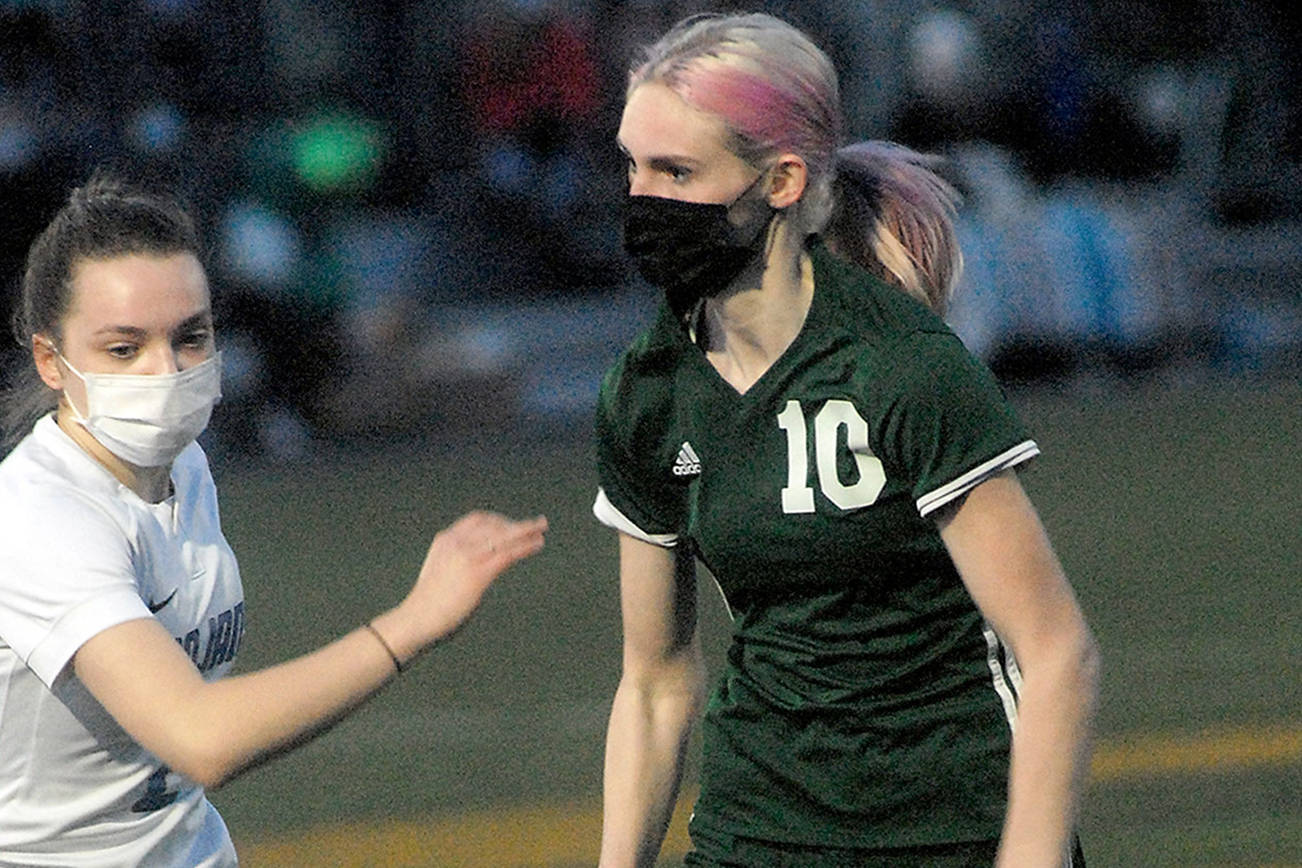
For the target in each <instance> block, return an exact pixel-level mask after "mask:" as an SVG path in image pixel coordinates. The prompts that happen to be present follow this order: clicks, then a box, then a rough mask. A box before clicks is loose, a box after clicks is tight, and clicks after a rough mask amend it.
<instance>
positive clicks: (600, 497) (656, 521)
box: [592, 366, 685, 546]
mask: <svg viewBox="0 0 1302 868" xmlns="http://www.w3.org/2000/svg"><path fill="white" fill-rule="evenodd" d="M653 398H654V394H653V393H652V390H651V389H649V388H648V389H645V390H638V389H636V388H634V387H633V385H632V384H631V383H630V381H629V380H628V379H627V378H625V377H623V376H622V368H621V367H619V366H617V367H616V368H615V369H613V370H612V371H611V373H610V374H608V375H607V377H606V379H605V381H604V383H603V384H602V390H601V395H600V398H599V400H598V402H597V415H596V442H597V477H598V480H599V484H600V486H601V487H600V489H599V491H598V493H597V498H596V501H595V503H594V504H593V507H592V511H593V514H594V515H595V516H596V517H597V519H598V520H599V521H600V522H601V523H602V524H605V525H607V526H608V527H612V528H614V529H615V530H618V531H620V532H622V533H626V534H628V535H630V536H633V537H636V538H638V539H641V540H643V541H645V542H649V543H652V544H654V545H659V546H673V545H675V544H676V543H677V541H678V534H679V533H680V531H681V529H682V527H683V524H684V520H685V519H684V512H685V510H684V506H683V486H682V485H681V484H680V483H675V482H673V481H672V477H670V476H669V470H668V468H669V467H670V466H671V461H670V460H666V459H665V458H664V456H663V455H662V453H663V452H664V449H665V441H664V436H663V434H662V431H661V429H662V427H663V423H664V421H665V415H666V410H664V409H657V408H656V407H655V406H654V403H655V402H654V400H649V399H653ZM670 459H672V456H670ZM661 477H664V479H662V478H661Z"/></svg>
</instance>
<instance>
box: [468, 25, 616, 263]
mask: <svg viewBox="0 0 1302 868" xmlns="http://www.w3.org/2000/svg"><path fill="white" fill-rule="evenodd" d="M463 32H464V36H463V45H462V59H461V62H460V65H459V74H460V81H461V85H462V91H463V93H464V95H465V100H466V111H467V113H468V116H469V119H470V123H471V134H472V135H473V137H474V140H475V150H476V156H475V160H476V165H477V170H478V173H479V178H480V180H481V182H482V183H483V184H484V186H485V190H486V192H487V193H488V195H489V197H490V198H489V204H490V208H492V209H495V210H496V211H497V214H496V215H493V214H489V215H486V216H489V218H490V219H493V218H494V216H496V218H497V219H499V220H500V221H501V222H500V223H498V224H496V225H497V226H498V227H499V228H500V229H501V230H502V231H503V232H504V233H509V235H504V236H503V237H509V238H510V239H512V241H514V240H515V239H518V238H520V237H523V236H527V237H531V238H532V239H533V241H534V243H533V245H531V246H530V247H529V248H526V249H523V250H522V248H521V246H520V245H518V244H514V243H512V245H511V249H512V250H513V251H515V252H517V253H522V252H529V253H533V254H534V255H536V256H537V257H538V259H537V261H536V269H537V273H538V277H539V279H540V280H541V281H542V282H544V283H548V284H551V285H553V286H558V287H559V286H566V285H574V284H584V283H588V284H591V283H596V282H605V279H607V274H608V272H606V271H605V269H606V268H608V267H609V266H608V263H606V262H605V261H604V260H607V259H609V258H611V251H610V250H609V248H608V242H609V241H610V240H612V239H610V238H609V235H608V233H605V232H598V231H595V230H594V227H595V226H597V225H600V224H601V221H600V220H599V219H597V218H596V217H594V215H592V214H591V213H590V208H589V203H590V201H591V197H590V193H589V191H588V184H589V181H590V179H591V177H592V176H593V175H594V174H596V173H597V172H598V171H599V168H598V167H599V165H601V162H600V160H599V159H598V158H597V157H595V156H594V153H593V148H594V146H600V147H605V143H604V142H603V141H602V140H601V138H600V133H599V132H598V131H599V130H600V129H601V127H600V124H599V121H600V120H601V119H602V114H601V110H602V107H603V104H604V103H603V99H604V97H603V96H602V86H603V82H602V81H601V79H600V75H599V74H600V70H601V67H600V65H599V62H598V58H599V51H598V47H597V45H596V43H595V41H594V40H595V29H594V25H593V23H592V22H591V21H590V20H589V17H588V11H587V9H586V7H585V6H584V5H583V4H580V3H573V2H564V0H493V2H491V3H484V4H469V5H468V6H467V7H466V18H465V21H464V31H463ZM594 271H595V272H596V273H594Z"/></svg>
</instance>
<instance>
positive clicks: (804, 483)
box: [778, 399, 886, 513]
mask: <svg viewBox="0 0 1302 868" xmlns="http://www.w3.org/2000/svg"><path fill="white" fill-rule="evenodd" d="M841 426H845V443H846V447H847V448H848V449H849V450H850V455H851V457H853V458H854V463H855V465H856V466H857V467H858V469H859V479H858V480H857V481H855V482H853V483H851V484H849V485H846V484H845V483H844V482H842V481H841V477H840V474H839V473H838V472H837V460H836V459H837V451H838V443H837V440H838V436H837V435H838V433H839V430H840V428H841ZM778 427H779V428H781V429H782V430H783V431H785V432H786V435H787V484H786V487H785V488H783V489H782V511H783V512H785V513H804V512H813V511H814V489H813V488H812V487H811V486H810V484H809V451H808V449H807V448H806V441H805V437H806V428H807V426H806V421H805V411H804V409H803V408H802V407H801V406H800V402H799V401H795V400H791V401H787V406H786V407H784V408H783V410H782V412H781V413H779V414H778ZM813 432H814V459H815V464H816V465H817V468H818V488H819V490H820V491H822V492H823V495H824V496H825V497H826V498H827V499H828V500H830V501H831V502H832V503H834V504H835V505H836V506H838V507H840V508H841V509H845V510H849V509H859V508H860V507H863V506H868V505H869V504H871V503H873V502H875V501H876V500H877V496H878V495H879V494H881V492H882V488H883V487H885V485H886V471H885V469H884V468H883V467H882V462H881V459H879V458H878V457H877V456H876V455H873V454H872V452H871V451H870V450H869V449H868V423H867V422H865V421H864V420H863V417H861V416H860V415H859V411H857V410H855V408H854V405H853V404H851V403H850V402H849V401H843V400H839V399H833V400H830V401H828V402H827V403H825V404H824V405H823V407H822V409H820V410H819V411H818V413H816V414H815V415H814V424H813Z"/></svg>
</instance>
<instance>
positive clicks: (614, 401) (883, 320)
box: [594, 246, 1038, 848]
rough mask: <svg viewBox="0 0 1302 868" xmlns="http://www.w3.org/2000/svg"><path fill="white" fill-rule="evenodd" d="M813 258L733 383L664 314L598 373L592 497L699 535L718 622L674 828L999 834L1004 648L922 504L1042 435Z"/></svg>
mask: <svg viewBox="0 0 1302 868" xmlns="http://www.w3.org/2000/svg"><path fill="white" fill-rule="evenodd" d="M811 256H812V257H813V263H814V281H815V284H814V285H815V290H814V296H813V302H812V305H811V307H810V310H809V313H808V315H807V317H806V320H805V323H804V326H803V327H802V330H801V332H800V333H799V335H798V336H797V337H796V339H795V341H794V342H793V343H792V344H791V346H790V347H788V349H787V350H786V352H785V353H784V354H783V355H782V356H781V357H780V358H779V359H778V360H777V361H776V362H775V363H774V364H773V366H772V367H771V368H770V369H769V370H768V371H767V372H766V373H765V374H764V376H762V377H761V378H760V379H759V380H758V381H757V382H756V383H755V384H754V385H753V386H752V387H751V388H750V389H749V390H748V391H747V392H746V393H745V394H744V395H743V394H739V393H738V392H737V391H736V390H735V389H733V388H732V387H731V386H729V385H728V384H727V383H726V382H725V381H724V380H723V379H722V378H721V377H720V376H719V375H718V373H717V372H716V371H715V370H714V368H713V367H712V366H711V365H710V364H709V362H708V361H707V360H706V358H705V356H704V354H703V353H702V352H701V351H700V349H699V348H698V347H697V346H695V345H694V344H693V343H692V341H691V339H690V337H689V336H688V334H687V331H686V330H685V329H684V328H683V327H682V326H681V325H680V324H679V323H678V322H676V321H675V320H674V319H673V317H672V316H671V314H670V313H669V312H668V310H667V308H664V307H663V306H662V309H661V311H660V313H659V315H658V318H657V320H656V321H655V323H654V324H653V325H652V326H651V327H650V328H649V329H648V330H647V331H645V332H644V333H643V334H642V335H641V336H640V337H639V338H638V339H637V340H636V341H635V342H634V344H633V345H632V346H631V347H630V348H629V350H628V351H627V352H626V353H625V354H624V356H623V357H622V358H621V359H620V360H619V361H618V362H617V363H616V364H615V365H614V366H613V368H612V369H611V370H610V372H609V373H608V374H607V376H606V378H605V381H604V383H603V385H602V391H601V397H600V402H599V407H598V411H597V439H598V466H599V476H600V484H601V490H600V491H599V492H598V496H597V503H596V505H595V507H594V511H595V512H596V514H597V516H598V518H600V519H601V520H602V521H603V522H605V523H606V524H608V525H610V526H612V527H614V528H616V529H618V530H620V531H622V532H625V533H629V534H631V535H634V536H637V537H639V538H641V539H645V540H648V541H650V542H653V543H656V544H659V545H666V546H668V545H676V544H688V545H691V546H693V550H694V551H695V552H696V553H697V555H698V556H699V558H700V559H701V561H702V562H703V563H704V564H705V565H706V566H707V567H708V568H709V570H710V572H711V573H712V574H713V575H714V577H715V579H716V580H717V581H718V583H719V586H720V587H721V589H722V590H723V592H724V595H725V597H726V599H727V602H728V607H729V610H730V613H731V615H732V616H733V637H732V642H731V645H730V647H729V650H728V657H727V664H726V668H725V671H724V673H723V677H722V679H721V681H720V682H719V684H718V686H717V688H716V689H715V691H714V692H713V694H712V696H711V698H710V701H709V703H708V706H707V708H706V711H705V715H704V719H703V722H702V728H703V738H704V757H703V765H702V772H701V795H700V799H699V801H698V803H697V805H696V810H695V813H694V816H693V819H692V828H693V831H694V832H695V831H698V830H700V831H709V832H711V833H716V834H717V833H722V834H726V835H741V836H746V837H751V838H757V839H760V840H768V841H775V842H784V843H792V844H801V845H815V846H817V845H827V846H837V847H871V848H876V847H903V846H914V845H919V844H930V843H944V842H956V841H976V840H988V839H993V838H997V837H998V835H999V830H1000V827H1001V824H1002V821H1003V814H1004V806H1005V796H1006V789H1007V777H1008V754H1009V747H1010V740H1011V735H1010V731H1011V723H1012V720H1013V718H1014V716H1015V704H1014V702H1015V689H1016V685H1017V678H1016V670H1015V664H1014V663H1013V661H1012V660H1011V658H1009V657H1007V656H1006V655H1005V654H1004V650H1003V648H1002V646H1001V645H1000V643H999V640H998V638H997V637H996V636H995V635H994V633H993V632H992V631H991V630H990V629H989V628H988V626H987V625H985V624H984V622H983V620H982V618H981V616H980V614H979V612H978V611H977V609H976V607H975V605H974V604H973V603H972V601H971V598H970V597H969V596H968V594H967V592H966V590H965V588H964V587H963V585H962V583H961V581H960V579H959V577H958V574H957V572H956V571H955V568H954V566H953V563H952V562H951V560H950V558H949V556H948V554H947V553H946V551H945V548H944V546H943V544H942V543H941V540H940V537H939V534H938V533H937V530H936V527H935V524H934V521H933V520H932V519H931V518H929V517H928V516H929V514H930V513H932V512H933V511H935V510H936V509H938V508H939V507H941V506H943V505H944V504H946V503H948V502H950V501H952V500H953V499H955V498H957V497H960V496H961V495H962V494H963V493H964V492H966V491H968V490H969V489H971V488H972V487H973V486H975V485H977V484H978V483H980V482H981V481H982V480H984V479H986V478H988V477H989V476H991V475H992V474H994V473H998V472H999V471H1001V470H1004V469H1006V468H1008V467H1011V466H1014V465H1016V464H1019V463H1020V462H1022V461H1024V460H1026V459H1028V458H1030V457H1032V456H1034V455H1035V454H1037V452H1038V449H1037V447H1036V445H1035V443H1034V442H1032V441H1031V440H1029V439H1028V438H1027V436H1026V434H1025V432H1024V430H1023V428H1022V426H1021V425H1020V423H1019V422H1018V421H1017V419H1016V418H1015V416H1014V414H1013V412H1012V411H1011V409H1010V408H1009V406H1008V404H1007V402H1006V401H1005V400H1004V398H1003V396H1002V394H1001V393H1000V390H999V388H998V386H997V385H996V383H995V382H994V379H993V377H992V376H991V375H990V373H989V371H988V370H987V369H986V368H985V367H984V366H983V365H982V364H981V363H980V362H978V361H977V360H975V359H974V358H973V357H972V356H971V355H970V354H969V353H968V352H967V351H966V350H965V349H964V348H963V346H962V344H961V343H960V342H959V340H958V339H957V338H956V337H955V336H954V334H953V333H952V332H951V331H950V330H949V329H948V328H947V327H946V326H945V324H944V323H943V322H942V321H941V320H940V319H939V318H938V317H936V316H934V315H933V314H932V313H931V312H930V311H928V310H927V309H925V308H924V307H923V306H921V305H919V304H918V303H917V302H915V301H913V300H912V299H910V298H908V297H907V296H906V295H905V294H904V293H902V292H900V291H899V290H897V289H893V288H891V287H888V286H886V285H885V284H883V283H881V282H879V281H877V280H875V279H874V278H872V277H871V276H869V275H868V274H866V273H865V272H863V271H861V270H859V269H857V268H855V267H854V266H851V265H849V264H847V263H845V262H843V261H842V260H840V259H838V258H836V257H835V256H833V255H832V254H830V253H829V252H827V251H826V250H825V249H823V248H822V247H820V246H815V247H814V248H813V249H812V250H811Z"/></svg>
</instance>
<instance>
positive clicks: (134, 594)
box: [0, 495, 150, 686]
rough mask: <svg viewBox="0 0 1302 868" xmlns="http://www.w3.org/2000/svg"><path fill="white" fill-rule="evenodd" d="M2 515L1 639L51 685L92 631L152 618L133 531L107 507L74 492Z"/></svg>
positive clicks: (0, 524) (0, 525)
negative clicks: (138, 572) (137, 565)
mask: <svg viewBox="0 0 1302 868" xmlns="http://www.w3.org/2000/svg"><path fill="white" fill-rule="evenodd" d="M10 506H11V507H12V506H13V504H11V505H10ZM2 513H3V521H0V600H2V601H3V602H2V603H0V638H3V640H4V642H5V643H6V644H7V645H8V646H9V647H10V648H12V649H13V650H14V652H15V653H16V654H18V656H19V657H21V658H22V659H23V660H24V661H25V662H26V664H27V666H28V667H29V668H30V669H31V670H32V671H33V672H34V673H35V674H36V675H37V677H38V678H40V679H41V681H42V682H44V683H45V685H46V686H53V683H54V680H55V678H57V677H58V675H59V673H60V671H62V669H63V667H64V666H65V665H66V664H67V662H68V661H69V660H70V659H71V658H72V656H73V654H75V653H76V652H77V649H78V648H80V647H81V646H82V645H83V644H85V642H86V640H88V639H90V638H91V637H92V636H94V635H96V634H97V633H100V632H102V631H104V630H106V629H108V628H109V627H112V626H114V625H116V624H120V623H122V622H124V621H129V620H134V619H136V618H147V617H150V614H149V609H148V608H147V607H146V606H145V603H144V601H143V600H142V599H141V597H140V589H139V584H138V581H137V579H136V574H135V569H134V566H133V562H132V555H131V550H130V544H129V543H128V541H127V537H126V534H125V533H124V532H123V530H122V529H121V528H120V527H119V526H118V524H117V523H116V522H114V521H113V519H112V518H110V517H109V516H108V515H107V514H106V513H104V512H103V511H101V510H99V509H98V508H96V507H95V506H94V505H93V504H91V503H89V502H88V501H85V500H82V499H79V498H77V497H75V496H72V495H65V496H52V497H48V498H42V499H39V500H38V501H36V502H29V503H26V504H24V508H22V509H15V508H8V509H5V510H3V511H2Z"/></svg>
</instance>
